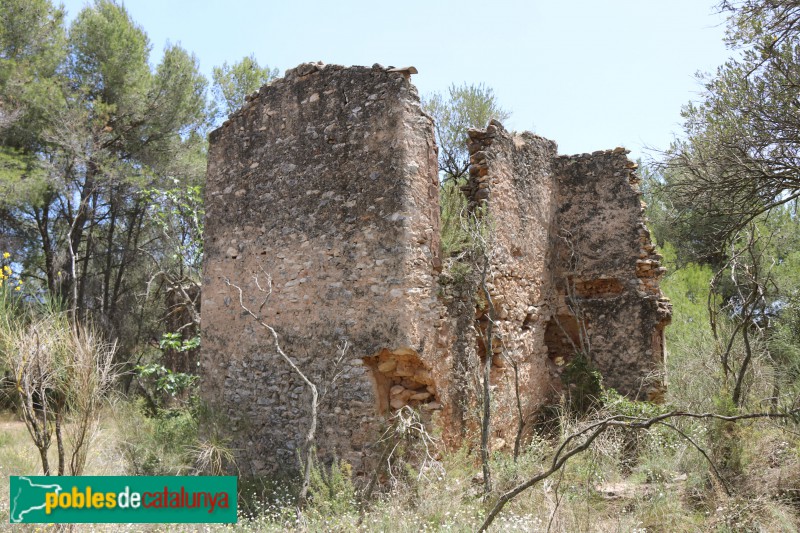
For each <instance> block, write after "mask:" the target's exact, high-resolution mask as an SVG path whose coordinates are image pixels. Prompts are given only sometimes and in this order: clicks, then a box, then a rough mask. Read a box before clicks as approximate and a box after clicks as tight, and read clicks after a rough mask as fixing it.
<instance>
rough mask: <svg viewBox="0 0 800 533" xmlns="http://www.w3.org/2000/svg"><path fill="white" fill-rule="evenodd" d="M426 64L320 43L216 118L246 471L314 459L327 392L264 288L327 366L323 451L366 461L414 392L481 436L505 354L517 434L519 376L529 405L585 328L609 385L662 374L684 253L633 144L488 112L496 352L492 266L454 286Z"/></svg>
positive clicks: (227, 300) (219, 232)
mask: <svg viewBox="0 0 800 533" xmlns="http://www.w3.org/2000/svg"><path fill="white" fill-rule="evenodd" d="M409 78H410V72H409V71H408V70H405V71H404V70H400V69H385V68H383V67H380V66H378V65H376V66H374V67H372V68H367V67H349V68H345V67H341V66H336V65H323V64H312V63H307V64H303V65H300V66H298V67H297V68H295V69H293V70H289V71H287V72H286V75H285V77H284V78H282V79H279V80H276V81H273V82H271V83H270V84H268V85H266V86H264V87H262V88H261V89H260V90H259V91H258V92H257V93H255V94H253V95H251V96H250V97H248V101H247V103H246V104H245V105H244V107H243V108H242V109H241V110H239V111H238V112H236V113H235V114H233V115H232V116H231V117H230V119H229V120H228V121H227V122H226V123H225V124H224V125H223V126H222V127H221V128H219V129H218V130H216V131H215V132H213V133H212V135H211V143H210V153H209V166H208V178H207V185H206V209H207V211H206V236H205V266H204V279H203V295H202V309H203V322H202V337H203V342H202V350H201V365H202V373H203V376H202V394H203V396H204V397H205V398H206V399H207V401H209V402H210V403H211V404H212V405H213V406H215V408H216V409H217V410H219V411H221V412H222V413H223V414H224V415H225V417H226V418H227V420H228V422H229V424H230V429H231V431H232V432H233V435H234V443H233V445H234V448H236V449H237V450H238V451H237V453H238V462H239V466H240V468H241V469H242V472H243V473H249V474H265V473H268V472H271V471H274V470H276V469H280V468H292V467H295V465H296V464H297V449H298V448H299V447H300V446H302V444H303V439H304V435H305V433H306V431H307V428H308V424H309V422H310V410H309V404H310V401H311V400H310V393H309V390H308V388H307V387H306V386H305V384H304V383H303V381H302V380H301V378H300V377H299V376H298V375H297V373H296V372H294V371H293V370H292V369H291V368H290V367H289V366H288V365H287V364H286V363H285V362H284V361H283V360H282V359H281V358H280V357H279V356H278V354H277V353H276V350H275V345H274V342H273V340H272V337H271V336H270V334H269V332H268V331H266V330H265V329H264V328H263V327H262V326H261V325H259V324H258V323H257V322H256V321H255V320H253V318H252V317H251V316H250V315H249V314H247V313H246V312H245V311H244V310H243V308H242V304H244V306H245V307H247V308H249V309H250V310H252V311H254V312H256V313H257V314H260V315H261V316H263V320H264V322H265V323H267V324H269V325H270V326H272V327H274V328H275V331H276V332H277V334H278V337H279V339H280V343H281V346H282V347H283V350H284V351H285V352H286V353H287V354H288V355H289V357H291V358H292V359H293V361H295V363H296V364H297V366H298V367H299V368H300V369H301V370H302V371H303V372H304V373H305V374H306V375H307V376H308V377H309V379H310V380H311V381H313V382H314V383H316V384H317V387H318V389H319V392H320V397H321V399H320V402H319V427H318V430H317V447H318V452H319V453H320V455H321V456H322V457H323V458H330V457H339V458H341V459H344V460H346V461H348V462H349V463H351V464H352V465H353V466H354V468H355V471H356V473H359V472H365V471H367V470H368V469H369V468H370V467H371V466H372V465H374V461H375V460H377V455H378V452H377V451H376V449H375V444H376V441H377V439H378V437H379V435H380V432H381V430H382V428H383V427H384V426H385V423H386V420H387V417H388V416H389V415H390V414H391V413H392V412H393V411H394V410H397V409H399V408H401V407H403V406H406V405H409V406H411V407H413V408H415V409H418V410H419V411H420V412H421V413H422V414H423V417H424V419H425V420H427V421H428V422H429V423H430V424H432V425H438V426H439V427H440V428H441V429H442V433H443V435H444V437H445V440H446V442H447V443H449V444H450V445H458V444H460V443H462V442H463V439H464V437H465V436H466V435H467V434H468V431H469V429H470V427H471V424H473V425H474V417H475V409H474V403H475V392H474V390H475V388H476V386H475V384H474V380H473V379H472V375H473V374H474V372H472V371H473V370H474V369H475V368H477V367H478V366H479V364H480V361H481V360H484V359H483V358H485V357H492V375H493V378H492V384H493V385H494V386H495V387H494V389H493V391H494V392H493V394H494V398H493V406H494V410H495V412H494V414H493V429H494V434H493V440H492V446H493V448H495V449H504V448H506V449H507V448H510V447H511V446H513V441H514V438H515V434H516V427H517V415H516V402H515V398H516V396H515V393H514V391H515V388H514V381H515V376H516V378H518V380H519V384H520V391H521V395H520V396H521V399H522V403H523V410H524V412H525V415H526V417H529V416H530V415H531V414H533V413H535V412H536V411H537V410H538V409H539V408H541V406H542V405H544V404H545V403H547V402H548V401H550V400H552V398H554V396H555V395H556V394H557V393H558V392H559V390H560V389H561V388H562V380H561V379H560V377H559V374H560V372H561V370H562V369H563V367H564V365H565V364H566V363H567V362H568V361H569V360H570V359H571V358H572V357H574V354H575V353H576V352H578V351H581V350H582V349H583V348H584V347H585V348H586V350H585V351H586V353H587V356H588V357H590V358H591V360H592V361H593V362H594V363H595V365H596V366H597V367H598V368H599V369H600V370H601V372H602V373H603V375H604V378H605V380H606V384H607V385H609V386H613V387H616V388H617V389H618V390H619V391H620V392H622V393H625V394H629V395H631V396H633V397H639V398H641V397H645V396H646V395H647V394H650V395H651V396H657V394H658V391H659V390H660V381H659V380H658V377H657V376H658V374H659V372H660V371H661V370H662V368H663V357H664V346H663V328H664V326H665V325H666V323H667V322H668V320H669V305H668V303H667V301H666V300H665V299H664V298H663V297H662V295H661V293H660V290H659V288H658V278H659V276H660V275H661V274H663V271H664V270H663V268H662V267H660V265H659V263H658V259H659V257H658V256H657V255H655V252H654V248H653V246H652V244H651V242H650V238H649V233H648V232H647V229H646V227H645V226H644V224H643V216H642V213H641V206H640V201H639V195H638V192H637V190H636V186H635V181H636V176H635V173H634V168H633V167H634V165H633V163H631V162H630V161H628V160H627V158H626V157H625V153H626V152H625V151H624V150H622V149H617V150H614V151H609V152H596V153H594V154H592V155H582V156H576V157H559V156H557V153H556V145H555V143H553V142H552V141H548V140H546V139H543V138H541V137H538V136H536V135H533V134H530V133H523V134H511V133H509V132H506V131H505V130H504V129H503V127H502V125H500V124H499V123H493V124H491V125H490V126H489V127H488V128H487V129H486V130H482V131H471V132H470V140H469V149H470V153H471V161H472V168H471V171H470V175H471V176H470V180H469V182H468V183H467V184H466V186H465V193H466V195H467V197H468V199H469V200H470V202H471V204H470V205H471V206H472V209H473V211H474V210H475V208H476V207H478V206H485V209H483V210H482V211H481V212H482V213H484V216H485V213H488V219H489V220H491V227H492V229H493V231H492V235H493V237H492V238H491V240H490V242H491V244H490V257H491V268H490V271H489V273H488V275H487V286H488V287H489V290H490V293H491V298H492V302H493V304H494V311H495V313H494V315H495V317H496V327H495V339H493V342H492V344H493V350H492V352H493V353H491V354H487V353H486V343H485V339H484V337H485V334H484V332H485V331H486V326H487V322H488V317H489V313H488V310H487V309H486V307H485V306H481V304H480V297H478V290H477V287H476V285H475V283H474V282H475V275H474V274H475V272H474V269H473V272H472V276H471V277H468V278H469V279H471V280H472V282H471V285H470V284H467V285H468V286H461V287H456V288H454V287H452V286H445V285H443V279H444V278H445V277H446V276H445V275H443V273H442V269H443V263H450V262H452V260H449V261H448V258H443V257H442V256H441V250H440V237H439V181H438V167H437V148H436V143H435V139H434V133H433V123H432V121H431V119H430V118H429V117H428V116H427V115H426V114H425V113H424V112H423V111H422V109H421V107H420V101H419V97H418V94H417V91H416V89H415V88H414V86H413V85H412V84H411V83H410V79H409ZM445 274H446V273H445ZM236 287H240V288H241V289H242V295H243V297H242V301H241V302H240V301H239V291H238V289H237V288H236ZM512 367H516V368H517V373H516V374H515V373H514V372H513V371H512ZM471 420H472V421H473V422H471Z"/></svg>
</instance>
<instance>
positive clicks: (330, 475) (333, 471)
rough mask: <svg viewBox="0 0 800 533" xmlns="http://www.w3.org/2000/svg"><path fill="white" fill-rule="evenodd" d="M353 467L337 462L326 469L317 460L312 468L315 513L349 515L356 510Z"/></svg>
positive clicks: (310, 489)
mask: <svg viewBox="0 0 800 533" xmlns="http://www.w3.org/2000/svg"><path fill="white" fill-rule="evenodd" d="M352 475H353V473H352V467H351V466H350V465H349V464H348V463H346V462H344V461H340V460H335V461H333V463H331V466H330V467H325V466H324V465H322V464H320V463H319V462H317V461H316V460H315V461H314V463H313V465H312V467H311V483H310V485H309V496H310V498H311V505H312V508H313V509H314V511H316V512H318V513H320V514H321V515H323V516H336V515H341V514H347V513H350V512H352V511H355V510H356V488H355V485H354V484H353V479H352Z"/></svg>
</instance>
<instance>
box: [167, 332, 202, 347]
mask: <svg viewBox="0 0 800 533" xmlns="http://www.w3.org/2000/svg"><path fill="white" fill-rule="evenodd" d="M158 347H159V348H160V349H161V350H175V351H176V352H188V351H190V350H195V349H197V348H199V347H200V336H199V335H198V336H196V337H192V338H191V339H184V338H183V337H182V336H181V334H180V333H164V334H163V335H162V336H161V340H160V341H159V342H158Z"/></svg>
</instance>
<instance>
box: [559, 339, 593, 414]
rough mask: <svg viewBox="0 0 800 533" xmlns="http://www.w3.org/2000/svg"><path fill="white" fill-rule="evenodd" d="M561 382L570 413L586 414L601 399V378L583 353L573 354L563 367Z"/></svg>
mask: <svg viewBox="0 0 800 533" xmlns="http://www.w3.org/2000/svg"><path fill="white" fill-rule="evenodd" d="M561 381H562V382H563V383H564V385H565V387H566V399H567V405H568V408H569V410H570V411H571V412H575V413H586V412H588V411H589V410H590V409H591V408H593V407H595V406H597V405H598V404H599V402H600V401H601V399H602V397H603V376H601V375H600V372H599V371H598V370H597V369H596V368H595V367H594V365H593V364H592V362H591V361H590V360H589V358H588V357H587V356H586V355H585V354H583V353H580V352H579V353H575V354H573V356H572V357H571V358H570V360H569V361H568V362H567V364H566V365H564V371H563V372H562V373H561Z"/></svg>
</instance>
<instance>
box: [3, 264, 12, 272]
mask: <svg viewBox="0 0 800 533" xmlns="http://www.w3.org/2000/svg"><path fill="white" fill-rule="evenodd" d="M3 270H5V271H6V272H11V267H10V266H8V265H3Z"/></svg>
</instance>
